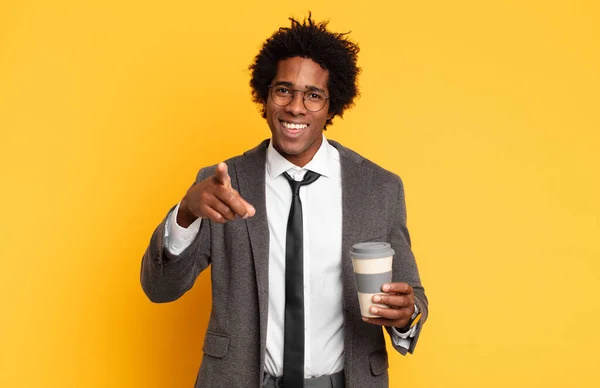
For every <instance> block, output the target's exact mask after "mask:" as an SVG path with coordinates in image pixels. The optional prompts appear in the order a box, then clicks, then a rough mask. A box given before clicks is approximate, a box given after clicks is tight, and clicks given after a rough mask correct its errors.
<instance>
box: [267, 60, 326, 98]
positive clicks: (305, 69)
mask: <svg viewBox="0 0 600 388" xmlns="http://www.w3.org/2000/svg"><path fill="white" fill-rule="evenodd" d="M328 80H329V72H328V71H327V70H325V69H323V68H322V67H321V66H320V65H319V64H318V63H316V62H315V61H313V60H312V59H309V58H301V57H293V58H287V59H283V60H281V61H279V63H277V73H276V74H275V78H274V79H273V83H276V82H289V83H291V84H293V85H294V87H300V88H308V87H310V86H316V87H318V88H320V89H323V90H325V91H327V81H328Z"/></svg>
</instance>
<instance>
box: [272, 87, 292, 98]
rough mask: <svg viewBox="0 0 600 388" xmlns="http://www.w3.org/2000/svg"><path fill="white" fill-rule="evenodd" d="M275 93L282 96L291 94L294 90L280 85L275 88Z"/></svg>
mask: <svg viewBox="0 0 600 388" xmlns="http://www.w3.org/2000/svg"><path fill="white" fill-rule="evenodd" d="M275 93H277V94H278V95H280V96H289V95H290V94H292V90H291V89H289V88H286V87H283V86H279V87H277V88H275Z"/></svg>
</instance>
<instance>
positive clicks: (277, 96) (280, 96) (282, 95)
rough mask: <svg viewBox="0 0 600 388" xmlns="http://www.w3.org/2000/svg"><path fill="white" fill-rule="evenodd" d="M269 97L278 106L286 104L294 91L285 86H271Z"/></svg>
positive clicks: (290, 100) (292, 96) (290, 99)
mask: <svg viewBox="0 0 600 388" xmlns="http://www.w3.org/2000/svg"><path fill="white" fill-rule="evenodd" d="M271 98H272V99H273V102H274V103H275V104H277V105H279V106H286V105H288V104H289V103H290V102H292V99H293V98H294V91H293V90H292V89H290V88H286V87H285V86H273V87H272V88H271Z"/></svg>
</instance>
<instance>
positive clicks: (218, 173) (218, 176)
mask: <svg viewBox="0 0 600 388" xmlns="http://www.w3.org/2000/svg"><path fill="white" fill-rule="evenodd" d="M214 177H215V180H216V181H217V182H219V183H220V184H222V185H223V186H225V187H228V188H229V187H231V178H230V177H229V173H228V172H227V165H226V164H225V163H223V162H221V163H219V164H218V165H217V169H216V170H215V175H214Z"/></svg>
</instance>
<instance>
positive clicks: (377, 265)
mask: <svg viewBox="0 0 600 388" xmlns="http://www.w3.org/2000/svg"><path fill="white" fill-rule="evenodd" d="M394 253H395V252H394V250H393V249H392V248H391V246H390V244H388V243H386V242H365V243H360V244H355V245H353V246H352V250H351V251H350V257H351V258H352V266H353V268H354V281H355V284H356V290H357V291H358V303H359V305H360V313H361V315H362V316H363V317H369V318H377V317H378V316H377V315H374V314H373V313H371V312H370V308H371V306H378V307H388V306H386V305H381V304H377V303H373V296H374V295H377V294H384V295H385V293H384V292H382V291H381V286H382V285H383V284H384V283H389V282H391V281H392V259H393V257H394Z"/></svg>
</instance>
